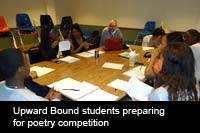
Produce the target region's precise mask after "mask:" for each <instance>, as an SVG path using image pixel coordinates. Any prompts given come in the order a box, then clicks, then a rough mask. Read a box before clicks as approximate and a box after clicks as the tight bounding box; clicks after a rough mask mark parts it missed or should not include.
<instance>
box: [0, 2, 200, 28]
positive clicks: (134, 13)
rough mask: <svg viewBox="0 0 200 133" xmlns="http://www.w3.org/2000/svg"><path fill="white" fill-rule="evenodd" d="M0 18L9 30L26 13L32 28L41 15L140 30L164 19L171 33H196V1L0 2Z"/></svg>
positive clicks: (57, 20)
mask: <svg viewBox="0 0 200 133" xmlns="http://www.w3.org/2000/svg"><path fill="white" fill-rule="evenodd" d="M1 3H2V4H0V15H3V16H5V18H6V21H7V23H8V25H9V27H16V22H15V15H16V13H20V12H25V13H28V14H29V15H30V17H31V19H32V21H33V20H35V23H36V25H39V24H40V21H39V16H40V15H41V14H46V13H47V14H50V15H51V16H52V18H53V21H54V23H55V24H60V23H61V18H62V17H63V16H68V15H70V16H72V17H73V20H74V22H78V23H81V24H88V25H107V22H108V21H109V20H110V19H112V18H116V19H118V20H119V26H121V27H130V28H143V25H144V23H145V22H146V21H148V20H155V21H156V22H157V26H160V25H161V21H162V20H164V21H165V22H166V23H167V25H168V27H169V29H171V30H187V29H190V28H196V29H198V30H200V15H199V13H200V6H199V5H200V0H3V2H2V1H1Z"/></svg>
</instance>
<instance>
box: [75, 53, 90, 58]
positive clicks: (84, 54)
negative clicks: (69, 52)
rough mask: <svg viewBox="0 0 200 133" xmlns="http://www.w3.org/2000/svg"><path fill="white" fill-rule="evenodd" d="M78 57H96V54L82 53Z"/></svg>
mask: <svg viewBox="0 0 200 133" xmlns="http://www.w3.org/2000/svg"><path fill="white" fill-rule="evenodd" d="M77 55H79V56H81V57H84V58H90V57H94V54H92V53H89V52H82V53H78V54H77Z"/></svg>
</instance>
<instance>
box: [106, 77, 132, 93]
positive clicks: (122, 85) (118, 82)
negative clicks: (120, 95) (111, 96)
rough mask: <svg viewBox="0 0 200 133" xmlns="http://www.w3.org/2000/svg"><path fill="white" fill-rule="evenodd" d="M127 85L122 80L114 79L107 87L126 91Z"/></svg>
mask: <svg viewBox="0 0 200 133" xmlns="http://www.w3.org/2000/svg"><path fill="white" fill-rule="evenodd" d="M127 83H128V82H126V81H124V80H120V79H116V80H114V81H112V82H111V83H109V84H108V86H110V87H112V88H115V89H118V90H122V91H126V86H127Z"/></svg>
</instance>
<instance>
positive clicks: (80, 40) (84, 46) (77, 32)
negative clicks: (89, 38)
mask: <svg viewBox="0 0 200 133" xmlns="http://www.w3.org/2000/svg"><path fill="white" fill-rule="evenodd" d="M71 30H72V31H71V36H70V39H71V43H72V44H73V45H72V50H71V54H75V53H79V52H83V51H86V50H88V49H90V47H92V46H93V44H91V43H87V42H86V39H85V38H84V37H83V32H82V30H81V28H80V26H79V24H77V23H76V24H73V25H72V29H71Z"/></svg>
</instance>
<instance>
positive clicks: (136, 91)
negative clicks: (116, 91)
mask: <svg viewBox="0 0 200 133" xmlns="http://www.w3.org/2000/svg"><path fill="white" fill-rule="evenodd" d="M152 91H153V87H151V86H149V85H147V84H145V83H143V82H141V81H140V80H138V79H137V78H136V77H135V76H132V78H131V79H130V81H129V82H128V84H127V89H126V92H127V94H128V95H129V96H130V97H132V98H133V97H134V98H135V99H137V100H139V101H148V97H149V95H150V94H151V92H152Z"/></svg>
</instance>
